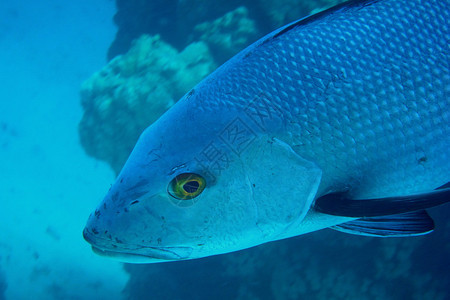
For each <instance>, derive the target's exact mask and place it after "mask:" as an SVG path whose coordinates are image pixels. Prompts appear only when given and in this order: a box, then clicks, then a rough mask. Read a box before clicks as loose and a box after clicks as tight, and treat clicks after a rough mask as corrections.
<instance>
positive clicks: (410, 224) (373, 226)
mask: <svg viewBox="0 0 450 300" xmlns="http://www.w3.org/2000/svg"><path fill="white" fill-rule="evenodd" d="M330 228H331V229H335V230H338V231H342V232H345V233H350V234H357V235H367V236H376V237H408V236H416V235H423V234H427V233H430V232H431V231H433V229H434V222H433V220H432V219H431V217H430V216H429V215H428V214H427V212H426V211H424V210H421V211H416V212H409V213H404V214H398V215H390V216H384V217H374V218H362V219H358V220H354V221H350V222H347V223H343V224H340V225H336V226H333V227H330Z"/></svg>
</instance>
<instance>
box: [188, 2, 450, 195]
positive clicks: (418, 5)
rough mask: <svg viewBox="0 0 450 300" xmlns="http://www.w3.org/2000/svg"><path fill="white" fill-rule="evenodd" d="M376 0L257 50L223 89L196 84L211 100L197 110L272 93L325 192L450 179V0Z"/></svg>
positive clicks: (233, 64) (228, 74)
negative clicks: (317, 171) (315, 168)
mask: <svg viewBox="0 0 450 300" xmlns="http://www.w3.org/2000/svg"><path fill="white" fill-rule="evenodd" d="M366 2H367V4H368V6H367V7H365V8H364V10H362V9H361V10H360V9H359V8H358V7H350V8H347V9H346V11H343V12H339V14H338V13H334V14H330V15H328V16H324V17H322V18H318V19H316V20H313V21H311V22H309V23H306V24H304V25H299V26H297V27H294V28H292V29H290V30H288V31H286V32H284V33H283V34H281V35H277V34H275V37H274V35H272V36H268V37H267V38H266V40H264V41H263V42H261V43H259V44H257V45H255V46H253V47H250V48H249V49H247V50H246V51H244V52H243V53H241V54H240V55H238V56H236V57H235V58H234V59H232V60H231V61H230V62H228V63H227V64H226V65H225V66H223V67H222V68H220V69H219V70H218V71H217V72H216V73H215V74H214V75H213V76H212V78H214V77H220V78H221V80H220V87H221V88H220V89H217V88H216V84H215V83H211V82H210V81H208V80H207V81H206V83H205V84H207V89H202V88H201V86H202V85H200V87H198V88H196V92H197V94H198V99H208V100H203V101H198V106H197V109H198V110H200V111H201V110H220V109H222V106H224V105H225V106H226V107H227V109H230V108H231V109H236V110H238V109H240V108H242V107H245V105H246V104H247V103H248V102H249V100H251V99H253V98H254V97H257V96H256V95H257V93H260V92H261V91H263V92H264V93H266V94H268V95H269V97H270V99H271V103H272V105H273V106H274V107H279V108H281V110H282V111H283V112H284V116H283V118H285V119H287V120H289V121H290V122H289V123H290V124H292V126H290V127H287V128H283V130H284V132H282V133H279V135H278V137H280V138H281V139H283V140H285V141H286V142H288V143H289V144H291V145H292V146H293V148H294V149H295V150H296V151H297V152H298V153H299V154H300V155H301V156H302V157H304V158H306V159H308V160H310V161H314V162H315V163H316V164H317V165H318V166H319V167H320V168H321V169H322V170H324V175H325V176H324V178H323V182H322V188H324V189H329V190H333V189H339V188H341V187H342V185H343V184H346V185H349V182H351V181H352V180H356V181H358V182H359V188H355V190H354V193H355V195H358V196H361V197H370V196H373V195H378V196H380V194H381V195H384V194H386V195H388V194H392V193H394V194H395V193H411V192H419V191H423V190H427V189H430V188H435V187H437V186H438V185H440V184H444V183H445V182H447V181H448V179H449V174H450V167H449V163H448V162H449V157H448V156H449V154H448V149H449V148H450V143H449V138H448V137H449V134H450V130H449V117H448V109H449V101H450V100H449V94H448V89H449V81H450V79H449V64H448V51H449V47H448V41H449V30H448V23H447V22H446V21H445V20H448V19H449V18H450V13H449V7H450V3H449V1H420V0H414V1H366ZM282 30H283V29H282ZM442 37H444V38H442ZM236 80H239V82H240V84H239V85H238V87H237V86H236V87H235V86H234V85H235V84H236ZM217 83H219V82H217ZM224 86H225V89H227V88H226V87H229V89H228V90H231V91H233V97H232V98H230V97H228V95H223V93H221V90H223V88H224ZM210 100H214V101H210ZM349 171H350V172H349ZM411 172H412V173H413V174H416V176H415V177H412V176H408V174H410V173H411ZM362 173H364V176H363V175H361V174H362ZM362 177H368V178H369V177H370V179H368V178H366V179H365V178H362ZM408 178H409V179H408ZM369 180H370V181H372V182H371V183H370V184H369V183H364V181H369ZM332 181H333V183H331V182H332ZM363 190H364V192H362V191H363Z"/></svg>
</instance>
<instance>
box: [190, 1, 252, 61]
mask: <svg viewBox="0 0 450 300" xmlns="http://www.w3.org/2000/svg"><path fill="white" fill-rule="evenodd" d="M259 35H260V34H259V32H258V29H257V28H256V24H255V21H254V20H252V19H250V18H249V17H248V10H247V8H245V7H243V6H240V7H238V8H236V9H235V10H233V11H231V12H229V13H227V14H225V15H224V16H223V17H220V18H218V19H216V20H214V21H212V22H205V23H201V24H198V25H196V26H195V27H194V40H201V41H204V42H206V43H207V44H208V46H209V47H210V49H211V52H212V53H213V55H214V54H215V56H214V58H215V59H216V61H217V62H218V63H219V64H221V63H224V62H225V61H226V60H227V59H228V58H230V57H231V56H233V55H235V54H236V53H238V52H239V51H240V50H242V49H243V48H244V47H246V46H247V45H248V44H249V43H250V41H254V40H256V38H257V37H258V36H259Z"/></svg>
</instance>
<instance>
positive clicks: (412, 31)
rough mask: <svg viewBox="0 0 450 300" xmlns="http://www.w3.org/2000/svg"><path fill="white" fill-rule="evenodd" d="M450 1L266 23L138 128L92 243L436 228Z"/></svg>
mask: <svg viewBox="0 0 450 300" xmlns="http://www.w3.org/2000/svg"><path fill="white" fill-rule="evenodd" d="M448 20H450V3H449V1H446V0H395V1H394V0H378V1H377V0H370V1H369V0H365V1H349V2H346V3H343V4H341V5H338V6H336V7H333V8H331V9H328V10H326V11H323V12H321V13H318V14H316V15H313V16H310V17H307V18H305V19H302V20H299V21H297V22H294V23H292V24H289V25H287V26H285V27H282V28H280V29H279V30H276V31H275V32H273V33H271V34H269V35H267V36H266V37H264V38H262V39H261V40H259V41H257V42H255V43H254V44H253V45H251V46H249V47H248V48H247V49H245V50H243V51H242V52H240V53H239V54H238V55H236V56H235V57H234V58H232V59H231V60H229V61H228V62H227V63H225V64H224V65H222V66H221V67H220V68H219V69H217V70H216V71H215V72H214V73H213V74H211V75H210V76H209V77H207V78H206V79H205V80H203V81H202V82H201V83H199V84H198V85H197V86H196V87H195V88H194V89H192V90H191V91H190V92H189V93H187V94H186V95H185V96H184V97H183V98H182V99H181V100H180V101H179V102H178V103H177V104H176V105H175V106H174V107H172V108H171V109H170V110H169V111H168V112H167V113H165V114H164V115H163V116H162V117H161V118H160V119H159V120H157V121H156V122H155V123H154V124H152V125H151V126H149V127H148V128H147V129H146V130H145V131H144V132H143V134H142V135H141V137H140V139H139V141H138V142H137V144H136V146H135V148H134V150H133V152H132V153H131V155H130V157H129V159H128V161H127V163H126V164H125V166H124V168H123V169H122V171H121V173H120V174H119V176H118V178H117V181H116V182H115V184H114V185H113V186H112V187H111V189H110V191H109V192H108V194H107V195H106V197H105V198H104V200H103V202H102V203H100V205H99V206H98V208H97V209H96V210H95V212H94V213H93V214H92V215H91V216H90V217H89V220H88V223H87V225H86V228H85V229H84V232H83V234H84V237H85V239H86V240H87V241H88V242H89V243H90V244H92V248H93V250H94V252H96V253H98V254H101V255H104V256H110V257H113V258H117V259H119V260H123V261H128V262H162V261H174V260H184V259H193V258H200V257H205V256H210V255H216V254H222V253H228V252H232V251H237V250H240V249H245V248H248V247H252V246H255V245H259V244H262V243H266V242H269V241H274V240H279V239H284V238H288V237H292V236H297V235H301V234H305V233H308V232H313V231H317V230H320V229H323V228H328V227H331V228H333V229H337V230H340V231H344V232H348V233H354V234H361V235H371V236H383V237H386V236H412V235H420V234H425V233H428V232H430V231H432V230H433V228H434V225H433V220H432V219H431V218H430V217H429V216H428V214H427V213H426V211H425V209H427V208H429V207H432V206H436V205H440V204H443V203H445V202H448V201H449V200H450V189H449V186H448V184H447V183H448V182H449V181H450V155H449V154H450V150H449V149H450V125H449V124H450V122H449V121H450V120H449V118H450V97H449V93H450V74H449V49H450V47H449V40H450V31H449V22H448Z"/></svg>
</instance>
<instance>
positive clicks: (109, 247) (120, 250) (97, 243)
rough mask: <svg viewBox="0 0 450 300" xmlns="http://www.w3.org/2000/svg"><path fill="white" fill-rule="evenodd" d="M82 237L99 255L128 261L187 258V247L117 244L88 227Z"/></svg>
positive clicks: (190, 250)
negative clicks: (99, 235)
mask: <svg viewBox="0 0 450 300" xmlns="http://www.w3.org/2000/svg"><path fill="white" fill-rule="evenodd" d="M83 237H84V239H85V240H86V241H87V242H88V243H89V244H91V246H92V251H93V252H94V253H96V254H98V255H100V256H106V257H110V258H112V259H116V260H119V261H121V262H128V263H157V262H166V261H177V260H184V259H188V258H189V256H190V254H191V252H192V249H191V248H189V247H158V246H155V247H149V246H140V245H119V246H118V245H117V244H112V243H111V241H110V240H107V239H104V238H101V237H98V236H96V234H94V233H93V232H92V231H91V230H90V229H89V228H88V227H85V229H84V230H83Z"/></svg>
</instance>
